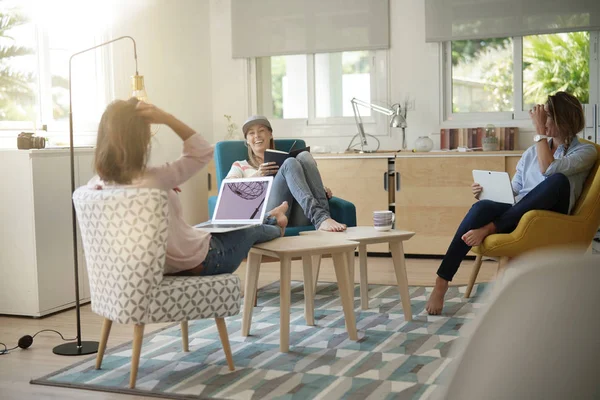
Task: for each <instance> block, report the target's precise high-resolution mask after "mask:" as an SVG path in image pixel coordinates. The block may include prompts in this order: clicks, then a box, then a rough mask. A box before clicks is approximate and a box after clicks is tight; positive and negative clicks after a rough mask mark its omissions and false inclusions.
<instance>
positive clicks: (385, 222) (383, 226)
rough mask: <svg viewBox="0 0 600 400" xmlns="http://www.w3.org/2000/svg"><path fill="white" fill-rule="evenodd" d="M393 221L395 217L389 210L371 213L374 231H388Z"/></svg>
mask: <svg viewBox="0 0 600 400" xmlns="http://www.w3.org/2000/svg"><path fill="white" fill-rule="evenodd" d="M395 221H396V215H394V213H393V212H391V211H389V210H382V211H373V228H375V230H376V231H382V232H383V231H389V230H390V229H392V226H393V225H394V222H395Z"/></svg>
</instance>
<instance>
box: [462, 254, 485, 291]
mask: <svg viewBox="0 0 600 400" xmlns="http://www.w3.org/2000/svg"><path fill="white" fill-rule="evenodd" d="M482 261H483V256H482V255H477V258H475V262H474V263H473V270H472V271H471V276H470V277H469V284H468V285H467V290H466V292H465V299H468V298H469V297H471V291H472V290H473V285H475V281H476V280H477V275H478V274H479V269H480V268H481V262H482Z"/></svg>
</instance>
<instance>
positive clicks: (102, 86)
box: [0, 23, 114, 139]
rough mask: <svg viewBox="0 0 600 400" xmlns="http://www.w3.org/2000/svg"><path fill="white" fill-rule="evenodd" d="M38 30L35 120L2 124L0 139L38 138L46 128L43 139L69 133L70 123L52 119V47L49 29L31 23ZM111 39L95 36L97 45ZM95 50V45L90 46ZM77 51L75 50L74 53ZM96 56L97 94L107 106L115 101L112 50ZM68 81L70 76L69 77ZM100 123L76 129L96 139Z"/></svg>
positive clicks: (78, 125) (86, 123) (81, 123)
mask: <svg viewBox="0 0 600 400" xmlns="http://www.w3.org/2000/svg"><path fill="white" fill-rule="evenodd" d="M32 25H33V29H34V30H35V47H34V48H35V54H36V63H37V65H36V72H37V77H36V83H35V91H36V103H37V104H36V109H37V118H36V120H35V121H0V137H4V138H10V137H16V136H17V135H18V134H19V133H20V132H22V131H35V132H37V134H38V135H39V134H40V132H42V131H43V129H42V128H43V126H44V125H45V126H46V132H45V133H44V136H46V137H48V138H57V139H58V138H60V139H64V137H65V136H66V135H68V132H69V121H68V118H67V120H66V121H57V120H54V118H53V105H52V76H51V70H50V61H49V60H50V46H49V32H48V29H47V28H45V27H43V26H41V25H40V24H36V23H32ZM106 40H109V36H108V34H101V35H94V36H93V41H94V44H93V45H96V44H99V43H102V42H104V41H106ZM90 47H92V45H90ZM75 52H76V50H74V51H73V53H75ZM91 56H93V57H95V61H94V65H95V68H96V74H95V81H96V87H97V93H103V95H102V97H103V98H102V99H100V100H101V102H103V103H106V102H107V101H108V99H111V98H113V95H114V88H113V81H114V80H113V76H112V67H111V65H112V49H111V48H108V47H107V48H100V49H98V51H96V52H95V54H93V55H91V54H90V57H91ZM67 78H68V77H67ZM99 122H100V121H99V120H98V121H79V122H76V126H75V129H76V131H77V134H78V136H83V138H82V139H85V138H87V139H90V138H95V136H96V132H97V129H98V123H99Z"/></svg>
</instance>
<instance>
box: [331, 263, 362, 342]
mask: <svg viewBox="0 0 600 400" xmlns="http://www.w3.org/2000/svg"><path fill="white" fill-rule="evenodd" d="M347 261H348V258H347V256H346V255H345V254H343V253H336V254H333V267H334V268H335V275H336V277H337V282H338V287H339V288H340V298H341V300H342V308H343V310H344V317H345V319H346V330H347V331H348V337H349V338H350V340H358V335H357V333H356V318H355V317H354V304H353V302H352V300H351V299H350V292H349V290H348V285H349V281H350V278H349V276H348V265H347Z"/></svg>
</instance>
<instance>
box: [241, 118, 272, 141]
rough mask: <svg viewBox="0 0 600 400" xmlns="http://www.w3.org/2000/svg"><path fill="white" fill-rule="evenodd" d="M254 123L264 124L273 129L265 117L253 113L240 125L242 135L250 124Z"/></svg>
mask: <svg viewBox="0 0 600 400" xmlns="http://www.w3.org/2000/svg"><path fill="white" fill-rule="evenodd" d="M256 124H259V125H264V126H266V127H267V128H269V129H270V130H273V128H271V123H270V122H269V120H268V119H267V117H265V116H263V115H253V116H251V117H249V118H248V119H247V120H246V121H245V122H244V125H242V132H244V137H245V136H246V134H247V133H248V129H249V128H250V127H251V126H252V125H256Z"/></svg>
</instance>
